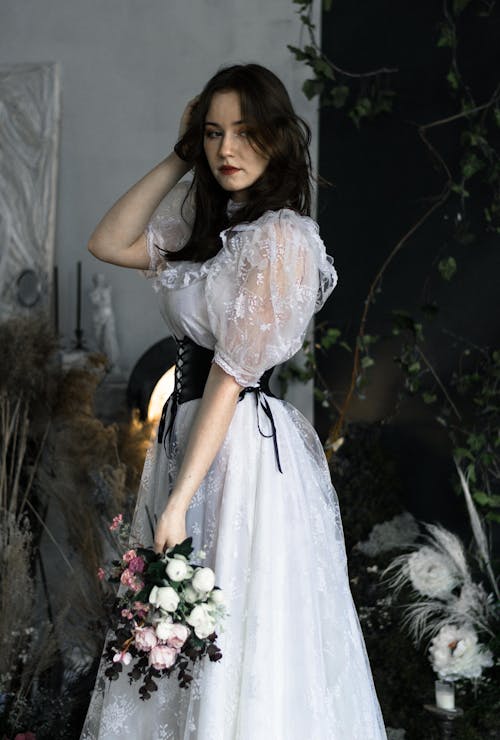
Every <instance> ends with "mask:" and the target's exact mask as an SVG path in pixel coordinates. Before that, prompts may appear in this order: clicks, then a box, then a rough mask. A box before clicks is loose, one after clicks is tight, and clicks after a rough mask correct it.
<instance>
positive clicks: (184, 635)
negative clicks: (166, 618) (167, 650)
mask: <svg viewBox="0 0 500 740" xmlns="http://www.w3.org/2000/svg"><path fill="white" fill-rule="evenodd" d="M188 637H189V629H188V628H187V627H186V625H185V624H179V622H174V624H173V625H172V630H171V634H170V637H169V638H168V640H167V645H168V646H169V647H172V648H174V650H180V648H181V647H182V646H183V645H184V643H185V642H186V640H187V639H188Z"/></svg>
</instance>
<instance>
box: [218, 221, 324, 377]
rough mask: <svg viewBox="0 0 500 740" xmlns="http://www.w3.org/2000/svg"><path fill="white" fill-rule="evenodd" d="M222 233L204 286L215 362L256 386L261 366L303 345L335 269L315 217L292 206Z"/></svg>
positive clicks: (262, 367)
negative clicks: (299, 211) (213, 342)
mask: <svg viewBox="0 0 500 740" xmlns="http://www.w3.org/2000/svg"><path fill="white" fill-rule="evenodd" d="M222 238H223V242H224V249H223V250H221V252H220V253H219V255H220V258H219V259H217V260H216V261H215V264H214V266H213V268H212V269H211V270H210V271H209V273H208V275H207V286H206V291H207V305H208V315H209V321H210V325H211V328H212V331H213V333H214V336H215V338H216V345H215V354H214V362H216V363H217V364H218V365H220V367H222V368H223V370H225V371H226V372H227V373H229V374H230V375H232V376H233V377H234V378H235V379H236V380H237V381H238V383H240V385H243V386H247V385H256V384H257V382H258V380H259V378H260V376H261V375H262V373H264V372H265V371H266V370H267V369H269V368H270V367H273V366H274V365H278V364H280V363H281V362H284V361H285V360H287V359H289V358H290V357H292V355H294V354H295V353H296V352H297V351H298V350H299V349H300V347H301V346H302V343H303V341H304V337H305V334H306V331H307V326H308V323H309V320H310V319H311V317H312V315H313V313H314V312H315V311H317V310H319V308H321V306H322V305H323V303H324V302H325V300H326V299H327V297H328V296H329V295H330V293H331V292H332V290H333V288H334V287H335V284H336V282H337V274H336V272H335V269H334V267H333V261H332V259H331V257H329V256H328V255H327V254H326V251H325V247H324V244H323V242H322V241H321V239H320V237H319V234H318V228H317V225H316V224H315V222H314V221H312V220H311V219H309V218H305V217H302V216H299V215H298V214H296V213H295V212H294V211H291V210H289V209H285V210H282V211H279V212H268V213H266V214H264V216H262V217H261V218H260V219H258V221H256V222H254V223H253V224H248V225H243V226H239V227H237V229H236V230H234V231H233V232H230V231H229V230H227V231H225V232H223V233H222ZM219 255H218V257H219Z"/></svg>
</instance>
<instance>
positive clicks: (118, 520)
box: [109, 514, 123, 532]
mask: <svg viewBox="0 0 500 740" xmlns="http://www.w3.org/2000/svg"><path fill="white" fill-rule="evenodd" d="M122 524H123V514H118V516H115V517H114V518H113V521H112V522H111V524H110V525H109V529H110V531H111V532H114V531H115V530H116V529H120V527H121V525H122Z"/></svg>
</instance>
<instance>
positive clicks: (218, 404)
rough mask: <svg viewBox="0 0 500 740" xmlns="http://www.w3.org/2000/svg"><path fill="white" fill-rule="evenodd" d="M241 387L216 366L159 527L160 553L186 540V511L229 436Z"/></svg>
mask: <svg viewBox="0 0 500 740" xmlns="http://www.w3.org/2000/svg"><path fill="white" fill-rule="evenodd" d="M241 388H242V386H240V385H239V384H238V383H237V382H236V380H234V378H233V377H232V376H231V375H228V374H227V373H225V372H224V370H222V368H220V367H219V366H218V365H216V364H215V363H214V364H213V365H212V367H211V370H210V373H209V376H208V379H207V382H206V385H205V390H204V392H203V397H202V399H201V401H200V405H199V408H198V412H197V415H196V418H195V420H194V423H193V426H192V428H191V433H190V436H189V440H188V444H187V447H186V452H185V455H184V459H183V461H182V465H181V468H180V470H179V474H178V476H177V480H176V482H175V486H174V488H173V491H172V493H171V494H170V496H169V499H168V502H167V505H166V507H165V510H164V512H163V514H162V515H161V517H160V519H159V521H158V524H157V527H156V532H155V544H154V549H155V551H156V552H163V550H164V549H165V547H171V546H172V545H175V544H177V543H179V542H182V540H184V539H186V537H187V534H186V512H187V510H188V507H189V504H190V502H191V499H192V498H193V496H194V494H195V493H196V491H197V490H198V488H199V486H200V485H201V483H202V481H203V479H204V477H205V475H206V474H207V472H208V470H209V468H210V466H211V464H212V462H213V461H214V459H215V456H216V455H217V453H218V452H219V450H220V448H221V445H222V443H223V441H224V439H225V437H226V434H227V430H228V428H229V425H230V423H231V420H232V418H233V415H234V412H235V409H236V404H237V403H238V396H239V394H240V391H241Z"/></svg>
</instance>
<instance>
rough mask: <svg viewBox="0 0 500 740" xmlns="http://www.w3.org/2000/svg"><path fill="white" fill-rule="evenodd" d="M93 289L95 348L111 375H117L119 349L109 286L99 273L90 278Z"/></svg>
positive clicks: (91, 298)
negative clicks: (104, 357) (106, 364)
mask: <svg viewBox="0 0 500 740" xmlns="http://www.w3.org/2000/svg"><path fill="white" fill-rule="evenodd" d="M92 282H93V283H94V287H93V289H92V290H91V291H90V292H89V297H90V301H91V303H92V306H93V309H92V320H93V322H94V336H95V340H96V343H97V346H98V348H99V350H100V351H101V352H103V353H104V354H105V355H106V356H107V358H108V360H109V364H110V367H111V372H112V373H113V375H116V374H119V372H120V369H119V367H118V359H119V356H120V349H119V347H118V340H117V338H116V327H115V315H114V313H113V306H112V304H111V286H110V285H108V283H107V282H106V278H105V277H104V275H102V274H101V273H97V274H95V275H94V276H93V277H92Z"/></svg>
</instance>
